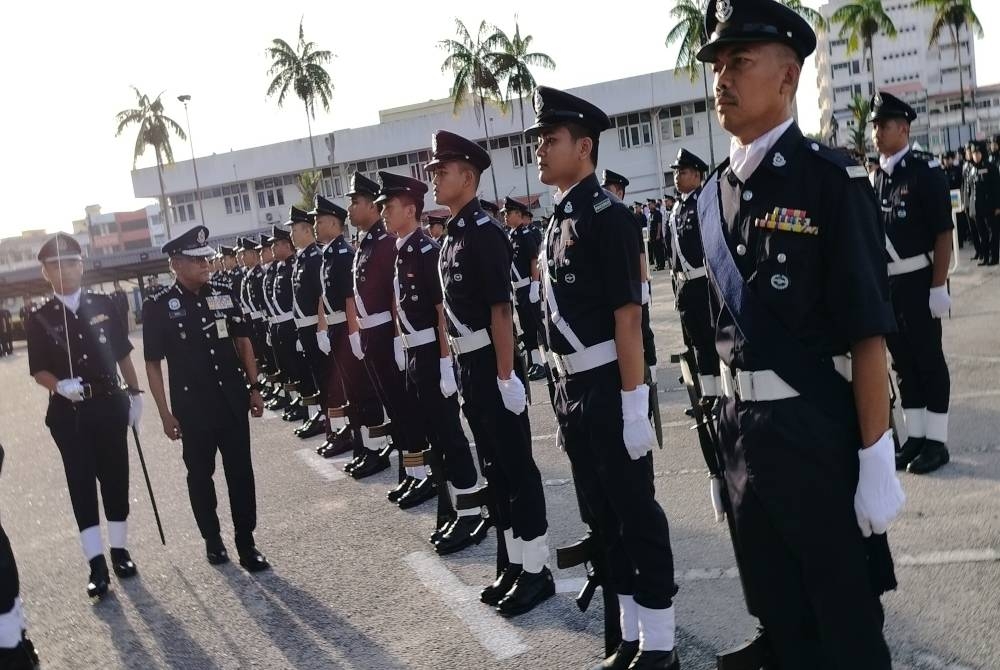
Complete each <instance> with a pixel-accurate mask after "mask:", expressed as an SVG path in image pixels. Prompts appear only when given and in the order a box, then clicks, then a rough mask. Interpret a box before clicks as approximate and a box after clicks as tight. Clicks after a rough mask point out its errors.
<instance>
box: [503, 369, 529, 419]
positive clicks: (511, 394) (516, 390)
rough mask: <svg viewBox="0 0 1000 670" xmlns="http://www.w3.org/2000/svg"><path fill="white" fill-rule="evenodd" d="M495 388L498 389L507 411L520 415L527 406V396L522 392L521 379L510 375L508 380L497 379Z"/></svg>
mask: <svg viewBox="0 0 1000 670" xmlns="http://www.w3.org/2000/svg"><path fill="white" fill-rule="evenodd" d="M497 388H499V389H500V398H501V399H502V400H503V406H504V407H506V408H507V411H509V412H512V413H514V414H520V413H521V412H523V411H524V410H525V408H526V407H527V406H528V396H527V394H526V393H525V391H524V384H522V383H521V379H520V378H519V377H518V376H517V375H515V374H513V373H511V375H510V379H500V378H499V377H497Z"/></svg>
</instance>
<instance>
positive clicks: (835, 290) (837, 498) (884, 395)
mask: <svg viewBox="0 0 1000 670" xmlns="http://www.w3.org/2000/svg"><path fill="white" fill-rule="evenodd" d="M705 30H706V34H707V35H710V36H711V38H710V41H709V42H708V43H707V44H706V45H705V46H703V47H702V48H701V49H700V50H699V52H698V54H697V57H698V59H699V60H701V61H703V62H708V63H712V64H713V69H714V71H715V85H714V87H715V100H716V111H717V115H718V117H719V121H720V123H721V125H722V127H723V128H725V129H726V131H728V132H729V133H730V134H731V135H732V140H731V143H730V150H729V159H728V160H727V161H725V162H723V163H722V164H721V165H720V166H719V168H718V169H717V170H716V171H715V172H714V173H713V174H712V176H711V177H710V178H709V180H708V181H707V182H706V184H705V186H704V187H703V189H702V192H701V195H700V196H699V198H698V222H699V226H700V228H701V235H702V242H703V247H704V250H705V259H706V264H707V266H708V268H709V281H710V285H711V288H712V295H714V296H715V298H716V306H715V307H713V324H714V325H715V326H716V348H717V349H718V352H719V356H720V359H721V361H722V364H723V365H722V366H721V368H722V370H721V371H722V373H723V374H722V382H723V384H722V386H723V389H722V390H723V393H724V395H725V399H724V401H723V402H722V406H721V412H720V419H719V441H720V447H719V450H720V452H721V455H722V465H723V470H724V477H725V484H726V489H727V493H728V499H729V500H730V501H731V506H730V509H729V513H731V514H732V515H733V517H734V518H733V524H732V525H731V528H734V529H735V538H734V542H735V545H736V547H737V556H738V564H739V567H740V571H741V573H742V577H743V580H744V585H745V593H746V594H747V597H748V600H749V602H748V606H749V609H750V611H751V613H752V614H754V615H756V616H757V617H758V618H759V619H760V621H761V623H762V624H763V627H764V634H765V638H764V639H763V640H762V642H764V643H765V644H766V646H767V647H768V648H769V650H770V652H771V653H772V654H773V657H774V658H773V663H774V665H776V666H777V667H781V668H830V669H832V668H843V669H847V668H850V669H852V670H867V669H875V668H878V669H886V670H887V669H888V668H889V667H890V666H891V660H890V657H889V650H888V647H887V646H886V643H885V639H884V638H883V636H882V623H883V612H882V609H881V607H880V604H879V594H880V593H881V592H883V591H884V590H887V589H889V588H894V587H895V580H894V578H893V569H892V562H891V557H890V555H889V551H888V544H887V542H886V538H885V536H884V535H882V533H884V532H885V530H886V527H887V526H888V524H889V523H890V521H891V520H892V519H893V518H894V517H895V516H896V515H897V514H898V512H899V510H900V508H901V506H902V503H903V500H904V496H903V492H902V489H901V487H900V485H899V480H898V479H897V477H896V472H895V469H894V467H893V440H892V432H891V431H890V430H889V391H888V371H887V368H886V355H885V346H884V336H885V335H886V334H888V333H891V332H893V330H894V323H893V322H894V319H893V314H892V309H891V305H890V302H889V290H888V278H887V275H886V269H885V260H884V254H885V240H884V236H883V233H882V226H881V223H880V222H879V219H878V208H877V206H876V204H875V201H874V197H873V192H872V189H871V184H870V183H869V182H868V175H867V170H866V169H865V168H864V167H863V166H861V165H856V164H854V162H853V161H852V160H851V159H850V158H848V157H846V156H845V155H844V154H842V153H840V152H837V151H834V150H832V149H829V148H827V147H825V146H823V145H821V144H820V143H818V142H816V141H814V140H812V139H810V138H808V137H805V136H803V134H802V132H801V131H800V130H799V128H798V126H797V125H796V124H795V120H794V118H793V115H792V110H793V105H794V103H793V100H794V98H795V94H796V89H797V87H798V83H799V76H800V73H801V71H802V64H803V62H804V60H805V59H806V58H807V57H808V56H809V54H811V53H812V51H813V50H814V49H815V47H816V36H815V34H814V33H813V31H812V29H811V28H810V27H809V24H808V23H807V22H806V21H805V20H803V19H802V18H801V17H800V16H799V15H798V14H797V13H796V12H794V11H793V10H790V9H788V8H787V7H785V6H784V5H782V4H780V3H779V2H777V1H775V0H745V1H743V2H738V3H737V2H730V1H729V0H711V1H710V2H709V3H708V7H707V10H706V17H705ZM848 355H849V356H848ZM849 380H853V383H852V382H851V381H849ZM852 502H853V505H852ZM873 533H874V535H873ZM866 538H867V539H866ZM768 665H769V666H770V665H771V663H770V662H769V663H768Z"/></svg>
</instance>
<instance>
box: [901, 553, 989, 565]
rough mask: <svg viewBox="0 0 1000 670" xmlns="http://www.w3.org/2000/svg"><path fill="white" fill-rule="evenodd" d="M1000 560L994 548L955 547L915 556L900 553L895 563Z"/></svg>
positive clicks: (916, 563)
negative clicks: (955, 548) (950, 549)
mask: <svg viewBox="0 0 1000 670" xmlns="http://www.w3.org/2000/svg"><path fill="white" fill-rule="evenodd" d="M994 561H1000V552H997V551H995V550H994V549H957V550H954V551H931V552H927V553H924V554H917V555H916V556H908V555H907V554H900V555H899V556H897V557H896V565H905V566H918V565H955V564H958V563H992V562H994Z"/></svg>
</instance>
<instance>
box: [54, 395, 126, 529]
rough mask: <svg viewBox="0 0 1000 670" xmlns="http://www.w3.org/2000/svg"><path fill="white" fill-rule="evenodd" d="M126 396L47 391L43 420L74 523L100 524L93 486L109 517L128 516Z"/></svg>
mask: <svg viewBox="0 0 1000 670" xmlns="http://www.w3.org/2000/svg"><path fill="white" fill-rule="evenodd" d="M128 408H129V401H128V396H126V395H125V394H124V393H116V394H114V395H110V396H100V397H96V398H91V399H90V400H84V401H82V402H79V403H70V402H69V401H68V400H66V399H65V398H63V397H62V396H52V398H51V399H50V401H49V411H48V414H47V415H46V418H45V422H46V424H48V427H49V432H51V433H52V439H53V440H55V443H56V446H57V447H59V455H60V456H62V462H63V469H64V470H65V471H66V484H67V485H68V486H69V499H70V503H72V505H73V515H74V516H75V517H76V525H77V527H78V528H79V529H80V530H81V531H82V530H84V529H85V528H90V527H91V526H96V525H98V524H99V523H100V514H99V512H98V509H97V486H98V484H100V487H101V502H103V503H104V516H105V518H106V519H107V520H108V521H125V520H126V519H127V518H128V511H129V504H128V443H127V441H126V439H127V438H126V435H127V432H126V431H127V428H128Z"/></svg>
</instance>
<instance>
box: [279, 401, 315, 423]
mask: <svg viewBox="0 0 1000 670" xmlns="http://www.w3.org/2000/svg"><path fill="white" fill-rule="evenodd" d="M308 418H309V408H308V407H304V406H302V405H299V404H297V403H292V404H291V405H289V406H288V409H286V410H285V413H284V414H282V415H281V420H282V421H288V422H289V423H293V422H295V421H305V420H306V419H308Z"/></svg>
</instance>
